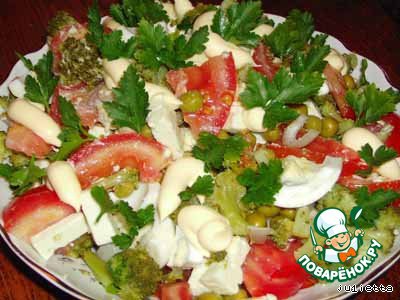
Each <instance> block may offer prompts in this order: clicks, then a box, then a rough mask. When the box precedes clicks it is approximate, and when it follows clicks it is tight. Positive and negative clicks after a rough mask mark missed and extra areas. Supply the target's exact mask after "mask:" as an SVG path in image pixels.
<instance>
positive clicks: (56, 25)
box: [47, 11, 77, 37]
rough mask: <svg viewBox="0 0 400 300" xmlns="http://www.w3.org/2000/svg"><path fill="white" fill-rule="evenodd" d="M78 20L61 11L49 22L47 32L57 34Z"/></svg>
mask: <svg viewBox="0 0 400 300" xmlns="http://www.w3.org/2000/svg"><path fill="white" fill-rule="evenodd" d="M76 23H77V21H76V20H75V19H74V18H73V17H72V16H71V15H70V14H69V13H67V12H65V11H59V12H58V13H57V14H56V15H55V16H54V17H53V18H52V19H51V20H50V22H49V25H48V26H47V32H48V33H49V35H50V36H51V37H53V36H55V35H56V34H57V32H58V31H60V30H61V29H63V28H64V27H65V26H68V25H73V24H76Z"/></svg>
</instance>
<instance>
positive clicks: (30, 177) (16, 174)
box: [0, 157, 46, 196]
mask: <svg viewBox="0 0 400 300" xmlns="http://www.w3.org/2000/svg"><path fill="white" fill-rule="evenodd" d="M0 176H1V177H3V178H4V179H5V180H7V181H8V183H9V185H10V188H11V189H12V190H13V193H14V195H16V196H19V195H21V194H23V193H24V192H26V191H27V190H29V189H30V188H31V187H32V186H33V185H34V184H35V183H37V182H39V181H40V180H41V179H42V178H43V177H45V176H46V170H44V169H41V168H39V167H37V166H36V165H35V158H34V157H32V158H31V160H30V161H29V165H28V166H24V167H21V168H16V167H13V166H11V165H8V164H0Z"/></svg>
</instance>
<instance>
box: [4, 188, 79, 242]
mask: <svg viewBox="0 0 400 300" xmlns="http://www.w3.org/2000/svg"><path fill="white" fill-rule="evenodd" d="M74 212H75V209H74V208H73V207H72V206H70V205H68V204H66V203H64V202H62V201H61V200H60V199H59V198H58V196H57V194H56V193H55V192H53V191H50V190H49V189H48V188H47V187H46V186H41V187H38V188H34V189H32V190H30V191H28V192H27V193H25V194H24V195H22V196H20V197H17V198H15V199H14V200H13V201H12V202H11V203H10V204H9V205H8V206H7V207H6V208H5V209H4V211H3V220H4V228H5V229H6V231H7V232H9V233H12V234H13V235H15V236H16V237H18V238H20V239H24V240H26V241H28V242H30V237H32V236H33V235H35V234H36V233H39V232H40V231H42V230H44V229H45V228H46V227H48V226H50V225H51V224H54V223H56V222H58V221H60V220H61V219H63V218H65V217H66V216H68V215H70V214H72V213H74Z"/></svg>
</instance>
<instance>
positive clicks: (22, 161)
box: [10, 152, 31, 168]
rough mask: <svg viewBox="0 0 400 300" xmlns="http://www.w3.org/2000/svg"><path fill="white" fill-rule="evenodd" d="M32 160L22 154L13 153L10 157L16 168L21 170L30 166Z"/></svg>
mask: <svg viewBox="0 0 400 300" xmlns="http://www.w3.org/2000/svg"><path fill="white" fill-rule="evenodd" d="M30 160H31V159H30V158H29V157H28V156H26V155H24V154H21V153H14V152H13V153H12V154H11V156H10V162H11V164H12V165H13V166H14V167H16V168H21V167H25V166H27V165H29V161H30Z"/></svg>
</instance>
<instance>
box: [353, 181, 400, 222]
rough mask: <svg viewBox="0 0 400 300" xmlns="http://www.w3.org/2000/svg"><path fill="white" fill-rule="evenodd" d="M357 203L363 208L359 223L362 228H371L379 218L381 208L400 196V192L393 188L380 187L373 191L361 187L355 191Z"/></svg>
mask: <svg viewBox="0 0 400 300" xmlns="http://www.w3.org/2000/svg"><path fill="white" fill-rule="evenodd" d="M355 197H356V203H357V204H358V205H359V206H360V207H361V208H362V209H363V210H362V213H361V216H360V218H359V219H357V225H359V226H360V227H362V228H370V227H373V226H374V225H375V220H377V219H378V218H379V214H380V210H381V209H384V208H385V207H386V206H387V205H389V204H390V203H392V202H393V201H395V200H397V199H399V198H400V194H399V193H397V192H395V191H393V190H383V189H379V190H376V191H374V192H372V193H370V192H368V188H367V187H365V186H364V187H361V188H359V189H358V190H357V191H356V192H355Z"/></svg>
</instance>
